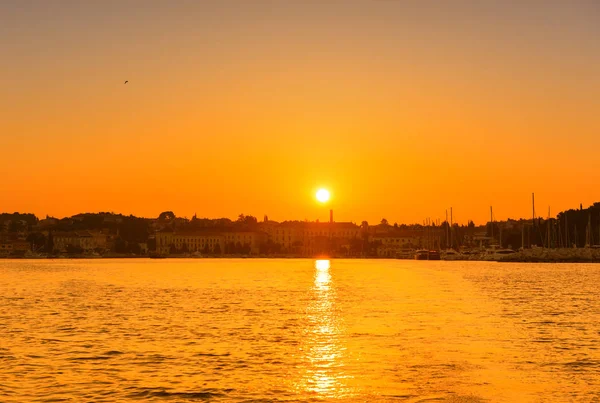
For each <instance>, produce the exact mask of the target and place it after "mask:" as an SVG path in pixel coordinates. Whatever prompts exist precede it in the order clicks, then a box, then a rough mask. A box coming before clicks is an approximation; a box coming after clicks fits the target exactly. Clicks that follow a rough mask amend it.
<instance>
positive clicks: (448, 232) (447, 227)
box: [446, 209, 450, 249]
mask: <svg viewBox="0 0 600 403" xmlns="http://www.w3.org/2000/svg"><path fill="white" fill-rule="evenodd" d="M449 245H450V222H448V209H446V249H448V248H449Z"/></svg>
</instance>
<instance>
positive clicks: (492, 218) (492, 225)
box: [490, 206, 494, 242]
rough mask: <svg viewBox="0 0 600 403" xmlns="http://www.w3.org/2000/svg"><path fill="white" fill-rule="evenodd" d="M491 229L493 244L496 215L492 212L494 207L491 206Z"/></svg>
mask: <svg viewBox="0 0 600 403" xmlns="http://www.w3.org/2000/svg"><path fill="white" fill-rule="evenodd" d="M490 228H491V234H492V242H494V213H493V212H492V206H490Z"/></svg>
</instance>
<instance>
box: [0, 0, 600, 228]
mask: <svg viewBox="0 0 600 403" xmlns="http://www.w3.org/2000/svg"><path fill="white" fill-rule="evenodd" d="M50 3H52V4H51V5H50ZM81 3H84V4H81ZM449 3H450V2H448V5H445V6H444V5H440V4H439V2H433V1H430V2H428V1H425V2H417V1H405V2H404V1H402V2H394V1H383V0H379V1H378V0H370V1H367V0H345V1H336V0H328V1H297V2H291V1H276V0H271V1H261V0H256V1H252V2H248V1H241V0H240V1H234V0H224V1H202V2H195V1H172V2H167V1H144V2H142V1H134V0H129V1H109V0H107V1H90V2H76V1H66V0H65V1H53V2H45V1H42V0H39V1H33V0H29V1H18V0H7V1H4V2H2V3H0V50H1V51H2V63H0V150H1V151H2V156H1V157H0V175H1V177H2V182H1V183H2V195H1V196H0V211H9V212H13V211H21V212H33V213H36V214H38V215H40V216H44V215H46V214H50V215H55V216H66V215H72V214H75V213H78V212H83V211H92V212H94V211H115V212H122V213H124V214H130V213H131V214H136V215H142V216H157V215H158V214H159V213H160V212H161V211H163V210H173V211H174V212H175V213H176V214H177V215H181V216H188V217H189V216H192V215H193V214H194V213H195V212H196V213H197V214H198V215H199V216H203V217H204V216H206V217H220V216H226V217H236V216H237V215H238V214H239V213H242V212H243V213H246V214H252V215H256V216H258V217H261V218H262V216H263V215H264V214H268V215H269V217H270V218H272V219H275V220H284V219H305V218H307V219H316V218H320V219H327V218H328V208H329V207H332V208H333V209H334V210H335V218H336V220H339V221H341V220H352V221H358V222H360V221H361V220H363V219H366V220H368V221H369V222H378V221H379V220H380V219H381V218H383V217H386V218H387V219H388V220H389V221H390V222H392V223H393V222H399V223H400V222H407V223H410V222H422V221H423V219H425V218H426V217H431V218H433V219H435V218H443V217H444V214H445V210H446V209H447V208H449V207H450V206H452V207H453V208H454V212H455V218H456V219H457V221H459V222H466V220H467V219H473V220H475V221H476V222H478V223H481V222H484V221H485V220H486V219H487V218H488V216H489V206H490V204H493V206H494V211H495V216H496V219H504V218H506V217H509V216H510V217H528V216H529V215H530V214H531V204H530V199H531V192H536V201H537V209H538V211H539V212H540V214H542V215H544V216H545V215H546V214H547V209H548V206H549V205H551V206H552V211H553V213H556V212H558V211H559V210H562V209H565V208H570V207H577V206H579V203H583V204H584V206H587V205H588V204H591V203H592V202H594V201H598V200H600V190H598V188H597V184H598V183H600V162H598V155H600V117H599V116H600V113H599V111H600V97H599V96H598V94H600V24H598V21H599V20H600V19H599V17H600V6H598V3H597V2H595V1H591V0H589V1H588V0H581V1H573V2H564V1H548V2H543V3H542V2H538V1H533V0H531V1H523V2H519V4H518V5H515V4H512V2H511V5H510V6H509V5H502V4H500V3H502V2H492V1H460V0H458V1H456V2H452V5H451V6H450V4H449ZM567 3H568V4H567ZM142 4H143V6H142ZM542 4H544V6H543V7H541V5H542ZM125 80H129V83H128V84H127V85H124V84H123V82H124V81H125ZM321 186H323V187H327V188H329V189H330V190H331V192H332V195H333V199H332V202H331V203H330V206H325V207H324V206H319V205H318V204H317V203H315V201H314V191H315V190H316V189H317V188H318V187H321Z"/></svg>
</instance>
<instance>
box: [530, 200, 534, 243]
mask: <svg viewBox="0 0 600 403" xmlns="http://www.w3.org/2000/svg"><path fill="white" fill-rule="evenodd" d="M531 208H532V211H531V229H533V228H535V193H532V194H531ZM530 236H531V234H530Z"/></svg>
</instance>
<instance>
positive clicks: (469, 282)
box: [0, 260, 600, 403]
mask: <svg viewBox="0 0 600 403" xmlns="http://www.w3.org/2000/svg"><path fill="white" fill-rule="evenodd" d="M599 284H600V265H599V266H594V265H551V264H548V265H532V264H499V263H483V262H423V261H400V260H374V261H368V260H333V261H331V262H330V264H329V262H327V261H319V262H315V261H311V260H155V261H150V260H148V261H143V260H128V261H119V260H112V261H111V260H91V261H68V260H62V261H43V260H39V261H0V291H1V292H0V307H1V309H0V401H2V402H50V401H53V402H58V401H73V402H125V401H174V402H188V401H215V402H270V401H303V402H308V401H315V402H317V401H322V400H336V401H344V402H371V401H406V402H429V401H449V402H464V403H476V402H488V401H489V402H600V351H599V350H598V348H600V296H599V295H598V291H599V289H600V287H599Z"/></svg>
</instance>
